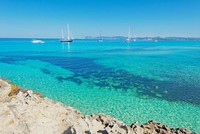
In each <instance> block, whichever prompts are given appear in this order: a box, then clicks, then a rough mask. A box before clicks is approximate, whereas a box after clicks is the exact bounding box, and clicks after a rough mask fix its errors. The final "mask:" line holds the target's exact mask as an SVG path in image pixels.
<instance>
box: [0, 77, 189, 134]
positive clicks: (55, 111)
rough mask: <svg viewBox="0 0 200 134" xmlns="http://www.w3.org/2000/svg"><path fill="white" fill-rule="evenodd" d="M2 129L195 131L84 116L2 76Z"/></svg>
mask: <svg viewBox="0 0 200 134" xmlns="http://www.w3.org/2000/svg"><path fill="white" fill-rule="evenodd" d="M0 133H2V134H4V133H6V134H10V133H12V134H191V133H192V132H191V131H189V130H186V129H182V128H177V129H173V128H170V127H168V126H167V125H164V124H161V123H158V122H155V121H149V122H147V123H145V124H143V125H139V124H138V123H137V122H136V123H134V124H132V125H131V126H128V125H126V124H124V123H123V122H121V121H118V120H117V119H115V118H113V117H110V116H106V115H104V114H95V115H90V116H84V115H82V114H81V113H80V112H79V111H77V110H76V109H74V108H72V107H69V106H64V105H63V104H61V103H59V102H54V101H52V100H50V99H48V98H43V97H42V95H41V94H39V93H34V92H33V91H31V90H24V89H21V88H20V87H19V86H15V85H12V84H9V82H6V81H5V80H3V79H0Z"/></svg>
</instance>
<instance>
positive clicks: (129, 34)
mask: <svg viewBox="0 0 200 134" xmlns="http://www.w3.org/2000/svg"><path fill="white" fill-rule="evenodd" d="M128 39H131V28H130V26H129V31H128Z"/></svg>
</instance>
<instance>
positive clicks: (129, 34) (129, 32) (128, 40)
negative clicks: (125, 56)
mask: <svg viewBox="0 0 200 134" xmlns="http://www.w3.org/2000/svg"><path fill="white" fill-rule="evenodd" d="M125 42H131V28H130V26H129V31H128V37H127V39H126V40H125Z"/></svg>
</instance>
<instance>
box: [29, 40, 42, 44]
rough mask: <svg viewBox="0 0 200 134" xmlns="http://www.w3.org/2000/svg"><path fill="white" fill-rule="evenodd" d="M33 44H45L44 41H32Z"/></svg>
mask: <svg viewBox="0 0 200 134" xmlns="http://www.w3.org/2000/svg"><path fill="white" fill-rule="evenodd" d="M32 43H37V44H42V43H44V41H42V40H35V39H34V40H32Z"/></svg>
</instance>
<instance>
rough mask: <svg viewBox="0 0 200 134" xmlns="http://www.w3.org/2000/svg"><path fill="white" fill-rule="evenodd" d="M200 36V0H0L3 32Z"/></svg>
mask: <svg viewBox="0 0 200 134" xmlns="http://www.w3.org/2000/svg"><path fill="white" fill-rule="evenodd" d="M67 24H69V25H70V30H71V31H72V34H73V36H74V37H76V38H79V37H84V36H87V35H91V36H99V34H100V32H101V33H102V35H105V36H114V35H122V36H126V35H127V33H128V27H129V25H130V27H131V35H132V36H164V37H166V36H185V37H200V0H0V37H45V38H46V37H47V38H52V37H57V38H58V37H60V35H61V29H62V28H66V25H67Z"/></svg>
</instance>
